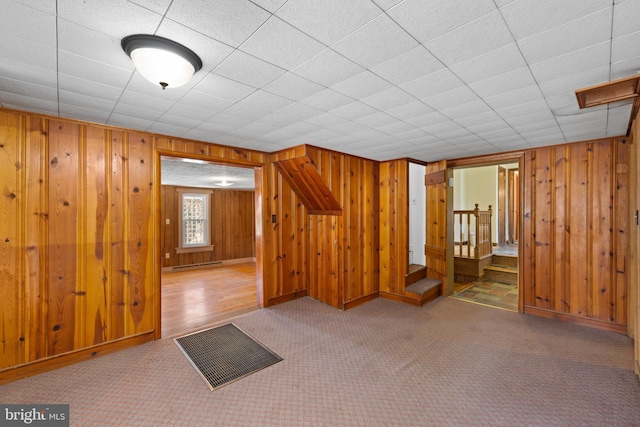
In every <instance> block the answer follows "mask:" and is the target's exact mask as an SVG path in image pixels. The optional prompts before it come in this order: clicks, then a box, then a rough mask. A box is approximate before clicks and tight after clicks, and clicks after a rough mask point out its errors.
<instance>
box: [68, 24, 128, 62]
mask: <svg viewBox="0 0 640 427" xmlns="http://www.w3.org/2000/svg"><path fill="white" fill-rule="evenodd" d="M58 49H59V50H60V51H64V52H67V53H70V54H73V55H77V56H80V57H85V58H87V59H90V60H93V61H96V62H99V63H102V64H108V66H111V67H117V68H121V69H124V70H129V71H131V72H133V70H134V68H135V67H134V66H133V63H132V62H131V59H130V58H129V57H128V56H127V54H126V53H125V52H124V50H122V46H121V45H120V39H119V38H117V37H112V36H109V35H106V34H102V33H100V32H98V31H95V30H91V29H89V28H85V27H83V26H81V25H78V24H75V23H72V22H68V21H64V20H59V22H58Z"/></svg>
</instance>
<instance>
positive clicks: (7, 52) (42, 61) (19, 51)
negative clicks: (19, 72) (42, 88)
mask: <svg viewBox="0 0 640 427" xmlns="http://www.w3.org/2000/svg"><path fill="white" fill-rule="evenodd" d="M0 57H2V61H10V62H12V63H13V64H15V65H16V66H17V68H18V69H19V68H20V66H22V65H28V66H30V67H37V68H39V69H47V70H51V71H53V72H55V70H56V55H55V50H54V49H52V48H51V47H48V46H44V45H41V44H38V43H33V42H30V41H27V40H20V39H16V38H14V37H12V36H6V35H3V36H2V43H0ZM9 58H11V59H9ZM0 66H2V65H0ZM3 68H9V67H3Z"/></svg>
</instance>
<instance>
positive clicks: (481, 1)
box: [388, 0, 496, 43]
mask: <svg viewBox="0 0 640 427" xmlns="http://www.w3.org/2000/svg"><path fill="white" fill-rule="evenodd" d="M495 9H496V7H495V5H494V4H493V2H492V1H491V0H458V1H454V2H452V1H449V2H447V1H438V0H405V1H403V2H402V3H400V4H399V5H398V6H396V7H394V8H393V9H391V10H389V12H388V13H389V15H390V16H391V17H392V18H393V19H394V20H395V21H396V22H397V23H398V24H399V25H400V26H402V27H403V28H404V29H405V30H406V31H408V32H409V34H411V35H412V36H413V37H415V38H416V39H417V40H418V41H420V43H425V42H427V41H429V40H432V39H434V38H436V37H438V36H441V35H442V34H445V33H448V32H450V31H452V30H455V29H456V28H459V27H461V26H463V25H465V24H468V23H469V22H472V21H474V20H476V19H478V18H480V17H481V16H483V15H486V14H488V13H490V12H491V11H494V10H495Z"/></svg>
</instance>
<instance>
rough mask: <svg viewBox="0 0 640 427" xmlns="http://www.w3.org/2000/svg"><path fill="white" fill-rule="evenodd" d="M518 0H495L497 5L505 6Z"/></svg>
mask: <svg viewBox="0 0 640 427" xmlns="http://www.w3.org/2000/svg"><path fill="white" fill-rule="evenodd" d="M514 1H516V0H495V3H496V6H498V7H503V6H506V5H508V4H509V3H513V2H514Z"/></svg>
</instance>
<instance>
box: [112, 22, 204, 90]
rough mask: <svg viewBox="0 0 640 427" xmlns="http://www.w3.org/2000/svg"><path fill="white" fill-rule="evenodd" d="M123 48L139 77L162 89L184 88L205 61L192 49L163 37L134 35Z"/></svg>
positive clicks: (128, 37)
mask: <svg viewBox="0 0 640 427" xmlns="http://www.w3.org/2000/svg"><path fill="white" fill-rule="evenodd" d="M121 44H122V49H124V51H125V52H126V53H127V55H129V57H130V58H131V61H133V65H135V67H136V69H137V70H138V71H139V72H140V74H142V75H143V76H144V77H145V78H146V79H147V80H149V81H150V82H151V83H154V84H159V85H160V86H162V89H166V88H167V87H170V88H174V87H179V86H182V85H184V84H185V83H186V82H188V81H189V79H190V78H191V77H192V76H193V75H194V74H195V73H196V72H197V71H198V70H200V69H201V68H202V60H201V59H200V57H199V56H198V55H196V54H195V53H194V52H193V51H192V50H191V49H189V48H187V47H185V46H183V45H181V44H180V43H176V42H174V41H173V40H169V39H165V38H164V37H160V36H153V35H149V34H134V35H131V36H127V37H125V38H123V39H122V43H121Z"/></svg>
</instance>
